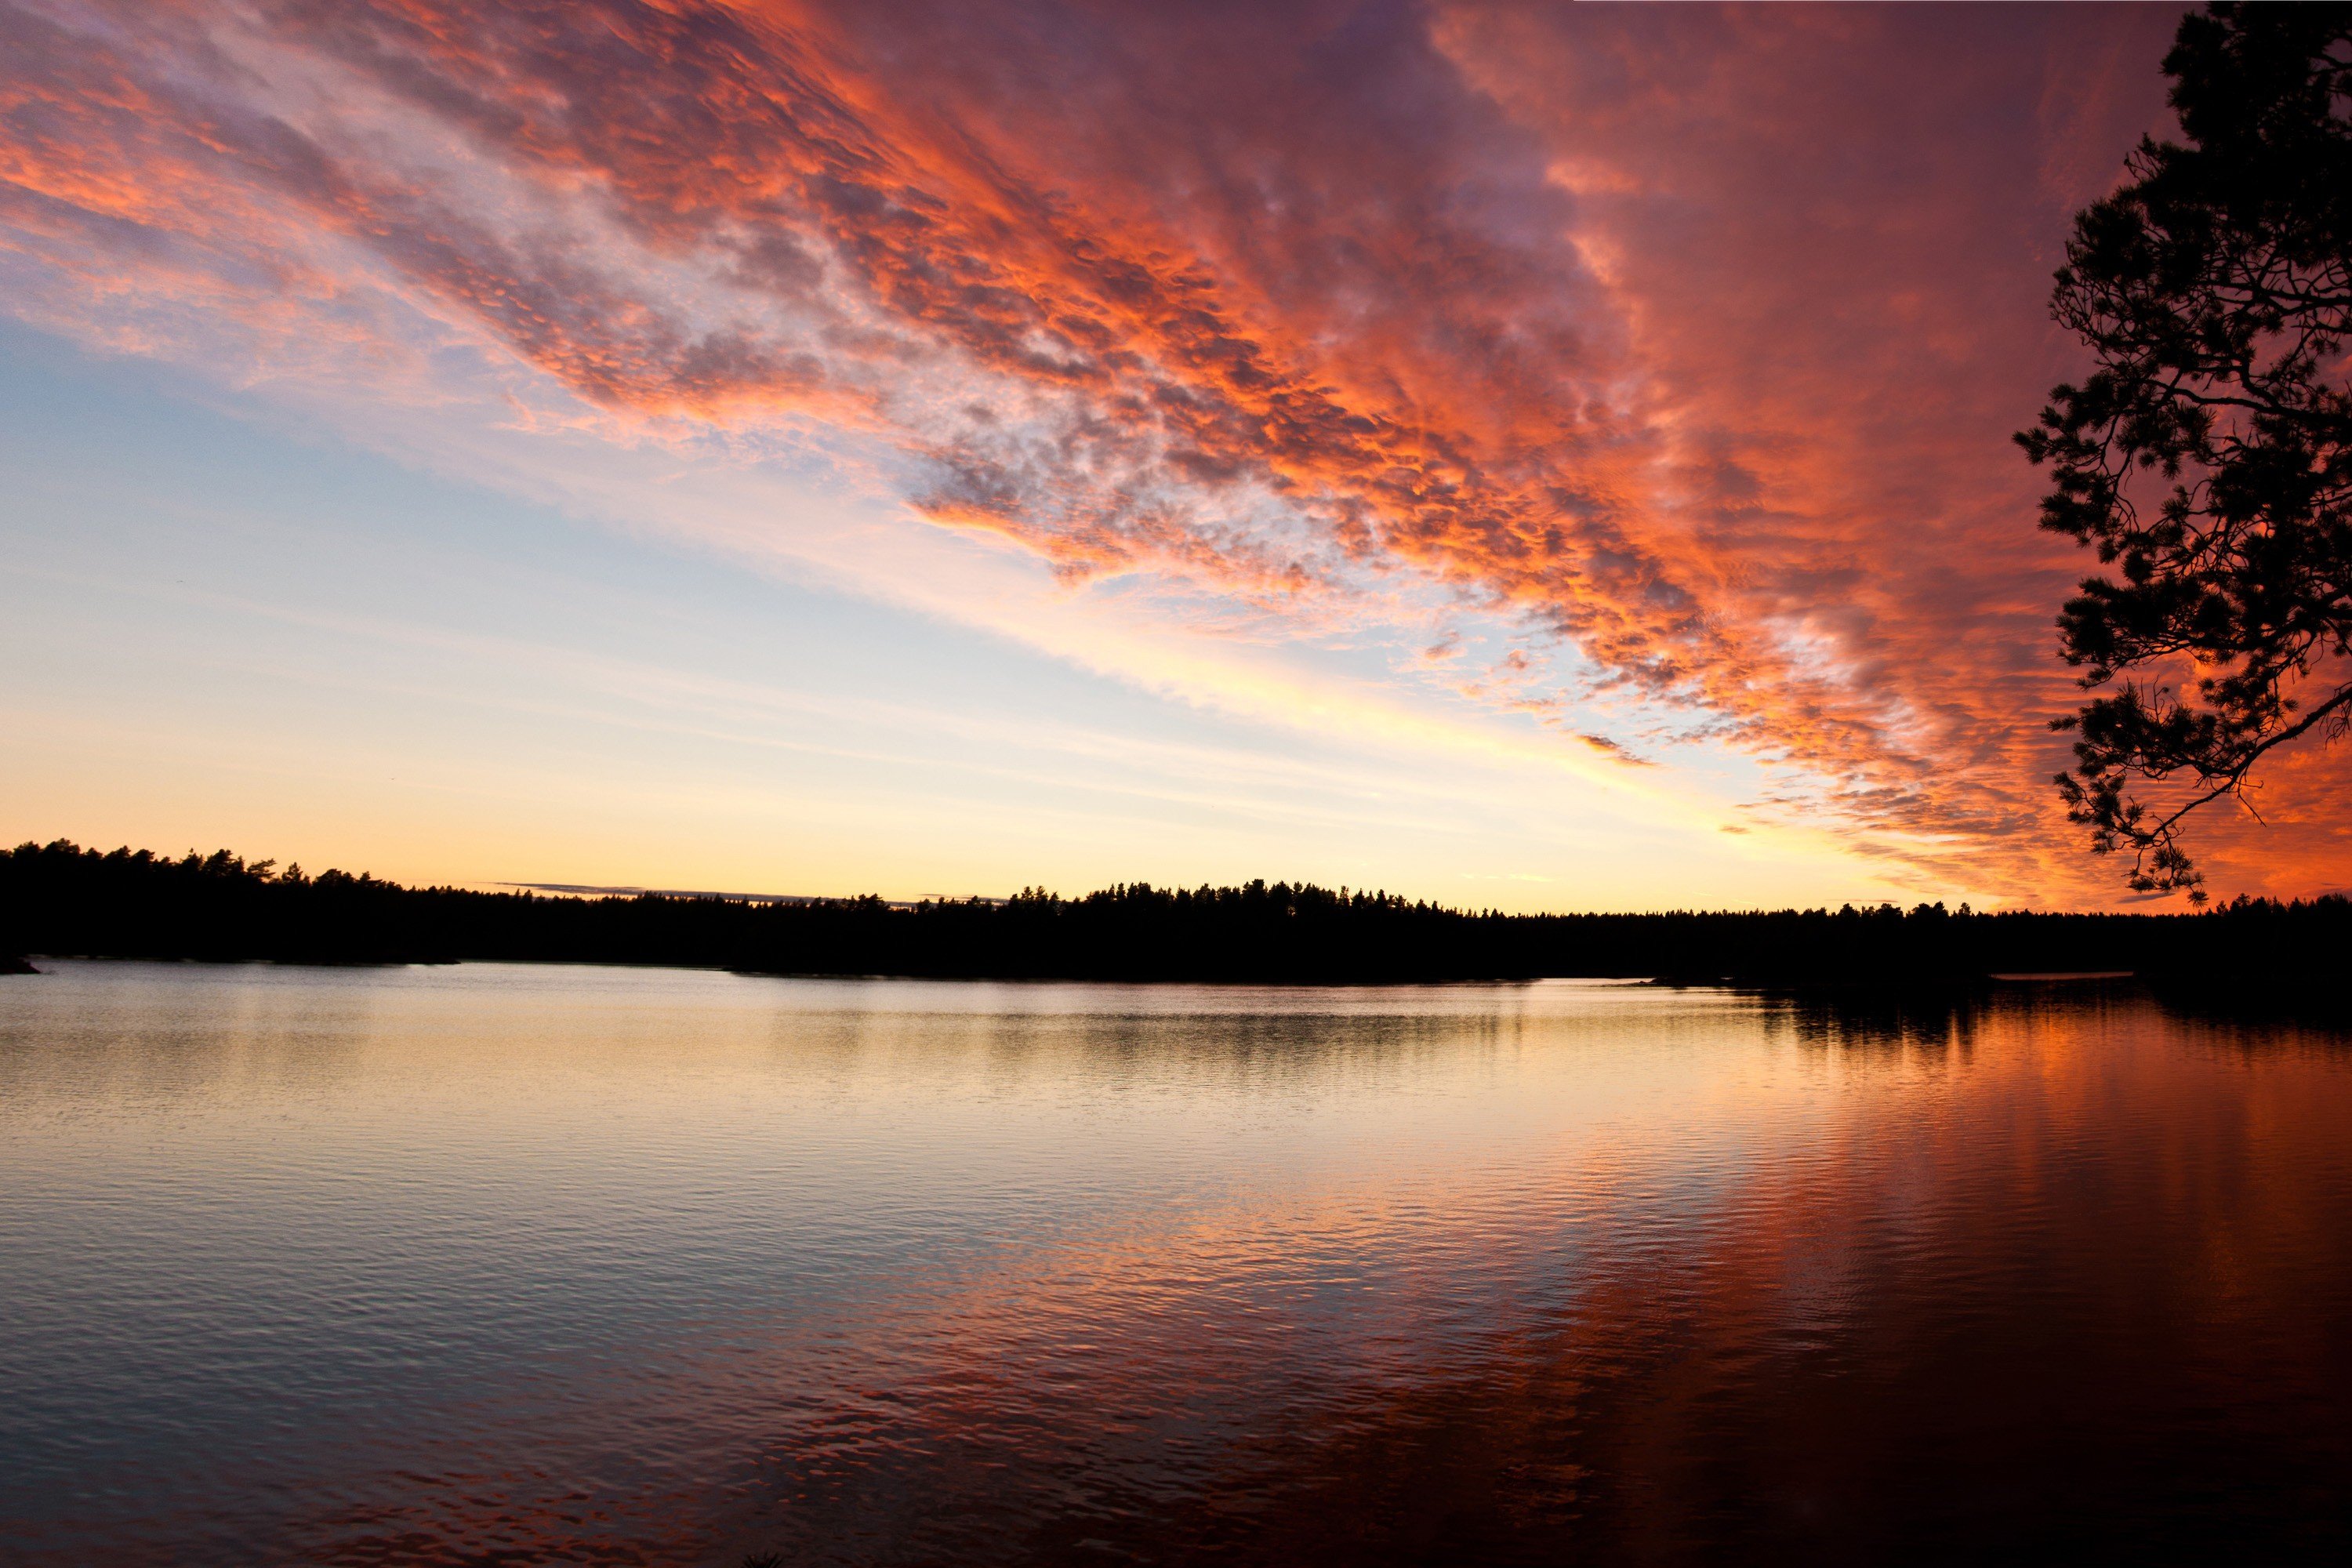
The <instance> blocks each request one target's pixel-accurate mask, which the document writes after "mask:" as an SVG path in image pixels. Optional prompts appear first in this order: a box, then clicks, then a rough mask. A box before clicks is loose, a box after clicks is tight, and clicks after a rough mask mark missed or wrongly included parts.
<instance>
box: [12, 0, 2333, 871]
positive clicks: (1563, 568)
mask: <svg viewBox="0 0 2352 1568" xmlns="http://www.w3.org/2000/svg"><path fill="white" fill-rule="evenodd" d="M0 13H5V17H6V26H7V31H8V33H9V36H10V37H11V38H12V40H13V42H12V46H11V48H10V51H9V54H8V56H7V58H6V61H5V64H0V267H5V283H6V286H7V289H8V291H9V297H10V301H11V307H12V309H14V310H16V312H17V313H18V314H20V315H22V316H24V317H26V319H28V320H31V321H35V322H36V323H37V324H39V325H42V326H44V327H46V328H48V329H50V330H53V331H60V332H63V333H66V334H68V335H69V336H74V337H78V338H80V339H82V340H85V341H89V342H94V343H98V344H100V345H104V346H108V347H112V348H116V349H122V350H129V351H131V352H139V353H157V354H163V355H166V356H170V357H175V358H178V359H181V360H184V361H193V362H197V363H215V364H216V365H220V366H225V367H226V369H227V372H228V374H230V375H231V377H232V378H235V377H236V376H239V375H242V376H247V377H273V378H280V379H286V380H290V381H291V382H294V383H296V384H299V383H300V382H301V381H303V380H304V379H305V378H310V379H314V380H318V381H321V382H325V381H333V382H335V383H336V384H340V385H343V386H346V387H348V386H349V385H350V384H352V383H353V382H354V380H357V381H359V382H362V383H363V384H368V385H370V386H372V387H374V388H376V389H378V391H379V393H380V395H381V396H382V397H383V399H385V400H386V402H387V403H390V402H394V401H401V402H406V403H409V404H416V403H419V402H430V401H431V400H432V399H433V398H434V397H436V395H448V394H446V388H448V387H451V386H454V385H456V384H458V383H460V382H462V381H464V380H465V379H466V378H467V377H469V376H470V377H474V378H476V379H477V380H478V378H479V377H480V376H481V375H482V374H489V375H491V376H492V377H493V378H494V379H495V380H496V381H497V384H498V385H499V387H500V389H501V390H500V396H501V397H502V398H503V399H504V400H505V402H506V404H507V405H508V406H507V409H506V413H505V417H507V418H508V419H509V420H511V421H512V422H513V424H514V425H515V426H517V427H519V428H521V427H545V426H565V427H567V428H571V429H573V430H576V431H580V432H585V433H587V434H588V435H589V436H590V437H592V438H594V439H602V440H610V441H631V440H663V441H670V442H674V443H683V444H685V445H686V446H687V447H692V446H693V445H694V444H695V443H698V442H700V443H705V444H707V445H715V447H722V448H726V449H729V450H740V449H743V448H744V447H746V446H747V445H748V446H749V447H751V448H755V449H758V450H781V449H785V448H790V449H792V450H793V451H796V452H800V453H803V454H808V453H814V454H818V455H819V456H820V457H821V458H822V460H823V461H824V463H826V464H828V465H830V466H831V468H833V469H835V471H837V472H840V473H842V474H845V475H847V476H849V478H848V479H847V480H846V481H845V482H851V483H855V484H857V485H861V486H865V487H867V488H869V489H873V490H874V491H876V492H877V493H882V494H887V495H888V496H891V497H894V498H896V500H897V501H898V503H900V504H902V505H903V506H905V507H907V508H910V509H912V510H913V511H914V513H916V514H917V515H919V516H920V517H921V518H923V519H925V520H927V521H929V523H931V524H935V525H937V526H938V527H940V528H942V529H946V530H950V531H957V532H960V533H963V534H968V535H971V536H974V537H978V538H982V539H988V540H994V541H999V542H1003V543H1006V544H1009V545H1011V546H1013V547H1015V548H1017V549H1018V550H1019V551H1021V552H1026V553H1027V554H1028V555H1030V556H1032V557H1034V560H1035V561H1036V562H1037V563H1041V564H1042V566H1043V568H1044V569H1045V571H1046V572H1047V573H1049V574H1052V576H1053V577H1054V578H1055V579H1056V580H1058V581H1059V582H1061V583H1063V584H1066V586H1067V587H1068V588H1069V589H1070V590H1071V591H1074V592H1080V591H1103V590H1105V589H1106V587H1107V585H1108V586H1111V587H1117V588H1118V591H1120V592H1126V593H1130V594H1148V595H1150V597H1151V599H1152V602H1153V603H1154V605H1157V606H1159V607H1160V609H1161V610H1162V611H1164V612H1165V613H1168V614H1171V615H1174V616H1178V617H1180V618H1186V617H1189V618H1190V619H1191V620H1192V622H1193V623H1195V624H1197V625H1199V626H1202V627H1203V628H1207V629H1212V630H1214V631H1217V632H1218V633H1220V634H1221V635H1245V636H1248V637H1258V638H1262V639H1270V640H1274V641H1277V642H1278V641H1279V640H1280V639H1282V638H1284V637H1300V638H1307V637H1318V638H1322V639H1325V640H1326V641H1328V640H1329V639H1332V638H1334V637H1340V638H1344V637H1347V636H1348V635H1349V633H1350V630H1351V628H1352V629H1354V630H1355V631H1357V632H1360V633H1361V634H1362V636H1363V637H1364V638H1365V640H1368V641H1370V642H1373V643H1377V644H1380V645H1381V646H1382V647H1386V645H1387V643H1388V642H1391V641H1392V642H1393V643H1394V645H1395V646H1394V648H1393V650H1392V651H1393V654H1394V658H1393V664H1394V672H1393V674H1392V676H1391V679H1393V680H1395V681H1398V682H1404V683H1412V682H1417V683H1421V684H1422V685H1423V686H1431V685H1433V686H1434V687H1435V688H1438V689H1443V690H1444V691H1446V692H1448V693H1450V694H1452V695H1453V696H1454V698H1457V699H1458V700H1461V701H1464V702H1467V703H1471V704H1475V705H1481V706H1484V707H1486V708H1487V709H1491V710H1496V711H1497V712H1498V713H1500V714H1501V715H1503V716H1504V717H1505V718H1506V719H1508V720H1513V721H1519V722H1528V721H1532V722H1534V723H1536V724H1538V725H1539V726H1543V727H1546V729H1547V732H1549V733H1551V734H1554V735H1556V737H1557V742H1558V744H1559V747H1560V748H1561V750H1562V751H1563V752H1573V753H1576V754H1579V755H1580V756H1581V758H1583V759H1585V761H1584V762H1583V763H1580V764H1579V765H1581V766H1596V767H1601V768H1603V769H1608V768H1617V769H1623V770H1628V771H1629V772H1630V771H1631V770H1634V769H1640V770H1641V771H1643V772H1644V773H1646V772H1649V771H1653V767H1654V766H1664V767H1667V768H1671V767H1672V766H1673V765H1674V763H1675V762H1676V760H1677V759H1678V758H1684V759H1696V760H1697V762H1704V761H1706V759H1720V758H1723V757H1725V756H1732V757H1737V758H1743V759H1748V761H1747V762H1743V763H1740V764H1739V765H1740V766H1741V767H1742V768H1748V769H1751V770H1752V771H1751V772H1749V773H1743V774H1742V775H1740V776H1742V777H1746V778H1749V779H1751V780H1752V781H1753V782H1752V787H1749V788H1748V792H1747V798H1746V801H1745V808H1746V811H1745V816H1746V817H1747V818H1748V819H1752V820H1754V821H1756V822H1759V823H1763V822H1769V821H1771V820H1773V819H1775V818H1781V819H1789V818H1796V819H1802V820H1810V821H1813V822H1816V823H1820V822H1823V821H1833V822H1836V823H1840V824H1843V825H1845V826H1846V827H1847V828H1849V829H1850V830H1851V832H1852V834H1853V838H1852V847H1854V848H1856V849H1859V850H1862V851H1864V852H1865V853H1870V854H1875V855H1877V856H1879V857H1882V858H1885V859H1887V860H1889V861H1890V862H1899V863H1900V864H1901V865H1903V866H1904V867H1906V868H1909V873H1908V874H1912V875H1916V876H1918V877H1921V878H1926V879H1929V880H1934V879H1939V878H1940V879H1943V880H1944V881H1946V882H1949V883H1951V885H1956V886H1957V885H1960V884H1961V882H1963V881H1965V882H1967V883H1969V885H1974V886H1978V887H1982V888H1986V889H1991V890H1995V891H2003V892H2008V893H2010V894H2012V895H2018V896H2025V895H2030V894H2032V893H2036V892H2049V891H2051V890H2053V889H2083V888H2090V889H2096V888H2098V887H2099V886H2100V884H2099V882H2098V881H2097V880H2096V879H2095V874H2094V879H2091V880H2085V869H2084V868H2083V867H2081V866H2080V865H2078V864H2076V860H2077V857H2075V855H2074V850H2073V848H2072V847H2071V840H2069V839H2068V837H2066V835H2065V833H2064V830H2063V824H2060V823H2058V822H2057V821H2055V816H2056V814H2055V811H2054V809H2053V806H2052V805H2051V804H2050V802H2049V800H2048V798H2047V788H2046V784H2045V783H2044V781H2045V780H2046V779H2047V776H2048V774H2049V773H2051V772H2052V771H2053V769H2054V767H2055V766H2056V765H2057V764H2058V762H2059V760H2060V753H2059V752H2058V751H2057V750H2055V749H2054V748H2053V742H2052V739H2051V737H2049V736H2048V734H2047V733H2046V732H2045V731H2044V730H2043V728H2042V721H2044V720H2045V719H2046V718H2047V717H2048V716H2049V715H2051V714H2053V713H2055V712H2059V711H2063V710H2065V709H2066V708H2067V707H2068V706H2069V705H2070V695H2071V694H2070V692H2069V690H2068V688H2067V685H2066V681H2065V678H2064V673H2063V670H2061V669H2060V668H2058V667H2057V666H2056V665H2055V663H2054V661H2053V658H2052V657H2051V652H2050V646H2051V637H2050V633H2049V623H2050V617H2051V615H2052V613H2053V609H2054V606H2055V605H2056V603H2057V602H2058V600H2059V598H2060V597H2061V596H2063V592H2064V590H2065V588H2066V586H2067V584H2069V583H2070V582H2071V579H2072V577H2073V576H2074V575H2075V574H2077V572H2078V570H2079V566H2080V563H2077V562H2075V561H2074V560H2073V559H2071V558H2070V556H2069V553H2068V552H2067V550H2066V549H2065V547H2064V546H2063V545H2062V544H2060V543H2059V542H2055V541H2052V540H2048V539H2045V538H2042V537H2040V536H2037V535H2036V534H2035V533H2034V532H2033V531H2032V498H2033V493H2034V484H2033V476H2032V472H2031V471H2030V470H2029V469H2027V468H2025V467H2024V465H2023V464H2022V462H2021V460H2020V459H2018V458H2016V456H2015V454H2014V452H2013V450H2011V448H2010V447H2008V446H2007V442H2006V436H2007V433H2008V431H2010V430H2011V429H2012V428H2015V427H2017V426H2019V425H2021V424H2022V423H2025V422H2026V421H2027V420H2028V418H2029V417H2030V415H2031V411H2032V408H2033V407H2034V406H2035V405H2037V404H2038V401H2039V398H2040V395H2041V394H2042V391H2043V390H2044V389H2045V388H2046V387H2047V385H2048V384H2050V383H2051V382H2053V381H2054V380H2056V379H2059V378H2060V377H2061V376H2062V375H2063V374H2066V373H2067V372H2068V371H2069V369H2070V368H2071V367H2072V364H2073V361H2072V359H2071V357H2070V354H2071V349H2070V345H2068V344H2067V343H2066V342H2063V340H2062V339H2060V338H2059V337H2058V336H2057V335H2056V334H2055V333H2054V331H2053V329H2051V328H2050V327H2049V326H2048V325H2047V323H2046V321H2045V319H2044V316H2043V312H2042V297H2043V294H2044V292H2045V290H2046V287H2047V279H2048V274H2049V271H2050V268H2051V267H2052V266H2053V265H2054V262H2055V259H2056V256H2057V248H2058V245H2059V242H2060V239H2061V237H2063V231H2064V224H2065V220H2066V217H2067V215H2068V214H2069V213H2070V212H2071V211H2072V210H2073V208H2074V206H2076V205H2080V204H2081V203H2082V202H2083V201H2084V200H2086V199H2088V198H2089V197H2091V196H2093V195H2096V194H2098V193H2099V192H2100V191H2101V190H2102V189H2104V188H2105V186H2106V184H2109V183H2110V182H2111V181H2112V179H2113V177H2114V175H2115V174H2116V171H2117V170H2118V169H2119V166H2120V159H2121V156H2122V153H2124V151H2125V150H2126V148H2127V147H2128V146H2129V145H2130V143H2131V142H2132V140H2133V139H2134V138H2135V137H2136V136H2137V134H2139V133H2140V132H2142V131H2143V130H2145V129H2148V128H2151V127H2156V126H2158V125H2160V124H2161V112H2162V101H2161V94H2162V82H2161V79H2159V78H2158V75H2157V72H2156V61H2157V59H2158V58H2159V57H2160V56H2161V54H2162V51H2163V48H2164V47H2165V45H2166V42H2167V41H2168V37H2169V34H2170V30H2171V27H2172V25H2173V22H2174V20H2175V19H2176V17H2177V15H2178V12H2177V10H2175V9H2173V8H2169V7H2149V8H2116V7H2101V8H2096V9H2095V10H2083V11H2074V10H2063V9H2046V10H2045V9H2032V8H2010V9H2004V10H2002V11H2000V12H1984V11H1960V10H1948V9H1944V8H1938V7H1906V8H1900V9H1886V10H1864V9H1858V8H1852V7H1838V8H1832V9H1818V10H1816V9H1808V8H1799V7H1772V8H1769V9H1746V10H1731V11H1717V10H1711V9H1703V8H1698V7H1671V8H1658V9H1652V8H1601V9H1599V10H1593V9H1591V8H1574V9H1568V10H1563V9H1559V8H1554V7H1540V8H1519V7H1515V6H1510V5H1442V6H1441V5H1432V6H1415V5H1339V4H1302V5H1290V6H1282V7H1269V6H1265V5H1188V6H1181V7H1166V6H1157V7H1155V6H1122V5H1088V4H1075V3H1074V4H1067V5H1043V4H1039V5H921V4H908V5H893V6H888V7H874V6H857V5H815V4H811V5H803V4H796V3H788V0H740V3H734V4H719V3H711V0H669V3H664V4H644V3H637V0H563V3H561V4H556V3H545V4H523V3H519V4H507V5H496V6H482V5H457V4H447V3H438V0H332V3H327V0H281V3H275V4H228V3H219V4H194V3H191V0H143V3H142V4H137V5H106V4H96V3H75V4H63V3H51V4H35V3H26V0H0ZM460 365H462V366H463V367H464V368H463V371H462V374H461V372H460V370H459V369H457V368H453V367H458V366H460ZM484 366H488V372H487V373H485V371H484V370H483V368H482V367H484ZM1465 634H1466V635H1467V637H1468V641H1466V642H1465ZM1697 762H1694V763H1693V764H1692V765H1695V766H1696V765H1697ZM2307 771H2308V770H2306V772H2307ZM2298 790H2300V791H2302V793H2303V794H2304V795H2308V793H2309V789H2308V786H2307V784H2294V782H2293V780H2292V779H2290V787H2289V789H2288V790H2287V793H2289V794H2294V793H2295V792H2296V791H2298ZM2288 815H2290V816H2292V812H2290V813H2289V814H2288ZM2315 835H2316V836H2317V837H2315ZM2288 845H2291V847H2292V848H2293V851H2294V856H2295V857H2299V859H2295V860H2294V862H2293V863H2294V864H2296V865H2300V866H2302V867H2304V868H2305V870H2308V868H2310V867H2311V866H2312V865H2314V864H2315V862H2314V861H2313V860H2312V859H2311V857H2312V856H2313V855H2314V854H2315V852H2316V848H2326V849H2327V850H2328V852H2329V854H2331V855H2332V854H2334V852H2335V848H2334V846H2335V840H2334V839H2333V837H2332V836H2329V835H2327V834H2326V833H2325V831H2324V830H2323V829H2321V828H2319V827H2316V826H2310V827H2307V828H2306V829H2305V830H2304V831H2303V832H2302V834H2301V836H2300V837H2294V836H2292V835H2290V836H2289V837H2287V838H2280V837H2272V838H2267V839H2248V840H2246V841H2245V843H2244V845H2243V846H2241V845H2239V844H2237V843H2236V842H2234V841H2233V842H2232V843H2231V846H2230V847H2228V848H2227V849H2226V850H2225V855H2234V856H2235V857H2236V858H2235V860H2233V861H2232V862H2231V864H2232V866H2233V867H2234V868H2235V869H2236V870H2237V872H2238V874H2239V876H2240V879H2241V880H2253V881H2257V882H2263V883H2264V884H2265V885H2267V884H2268V883H2271V882H2275V881H2277V880H2278V879H2280V878H2286V879H2289V880H2292V878H2293V875H2299V874H2302V873H2300V872H2297V873H2292V874H2291V873H2290V872H2288V871H2286V870H2284V869H2275V870H2274V869H2273V868H2274V867H2284V866H2286V865H2287V864H2288V863H2289V862H2288V860H2286V859H2283V858H2281V850H2282V847H2283V846H2288ZM2265 846H2267V847H2265ZM2265 857H2267V858H2265ZM1961 866H1965V868H1966V875H1965V877H1959V878H1958V880H1955V878H1956V877H1958V872H1956V870H1955V869H1954V868H1958V867H1961ZM1923 885H1925V884H1924V883H1923Z"/></svg>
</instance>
